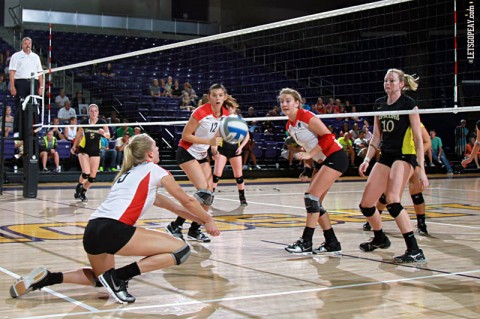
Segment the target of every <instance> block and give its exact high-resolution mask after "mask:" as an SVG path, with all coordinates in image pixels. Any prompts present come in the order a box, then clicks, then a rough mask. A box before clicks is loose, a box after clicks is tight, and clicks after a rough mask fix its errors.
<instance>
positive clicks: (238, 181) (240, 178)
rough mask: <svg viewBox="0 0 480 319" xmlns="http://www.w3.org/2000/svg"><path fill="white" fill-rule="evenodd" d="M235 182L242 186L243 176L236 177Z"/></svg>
mask: <svg viewBox="0 0 480 319" xmlns="http://www.w3.org/2000/svg"><path fill="white" fill-rule="evenodd" d="M235 180H236V181H237V184H242V183H243V176H240V177H237V178H235Z"/></svg>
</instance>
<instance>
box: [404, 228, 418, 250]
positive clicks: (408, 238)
mask: <svg viewBox="0 0 480 319" xmlns="http://www.w3.org/2000/svg"><path fill="white" fill-rule="evenodd" d="M403 238H404V239H405V244H406V245H407V249H408V250H418V249H419V248H418V244H417V240H416V239H415V235H414V234H413V231H411V232H408V233H405V234H403Z"/></svg>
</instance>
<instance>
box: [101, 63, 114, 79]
mask: <svg viewBox="0 0 480 319" xmlns="http://www.w3.org/2000/svg"><path fill="white" fill-rule="evenodd" d="M100 74H101V75H102V76H110V77H113V76H115V71H114V70H113V66H112V64H111V63H110V62H109V63H107V65H106V66H105V67H104V68H103V69H102V71H101V73H100Z"/></svg>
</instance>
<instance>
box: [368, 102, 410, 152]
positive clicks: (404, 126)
mask: <svg viewBox="0 0 480 319" xmlns="http://www.w3.org/2000/svg"><path fill="white" fill-rule="evenodd" d="M415 106H416V103H415V100H414V99H412V98H411V97H409V96H407V95H405V94H402V95H401V96H400V97H399V98H398V100H397V101H395V102H394V103H393V104H391V105H388V104H387V96H384V97H381V98H379V99H377V100H376V101H375V110H377V111H383V112H386V111H403V110H412V109H413V108H414V107H415ZM378 119H379V122H380V129H381V132H382V141H381V151H382V154H385V155H406V154H415V148H414V147H413V148H412V147H405V145H404V143H405V142H406V141H408V140H409V139H405V135H406V134H407V130H408V128H409V127H410V119H409V117H408V115H398V114H384V115H379V116H378Z"/></svg>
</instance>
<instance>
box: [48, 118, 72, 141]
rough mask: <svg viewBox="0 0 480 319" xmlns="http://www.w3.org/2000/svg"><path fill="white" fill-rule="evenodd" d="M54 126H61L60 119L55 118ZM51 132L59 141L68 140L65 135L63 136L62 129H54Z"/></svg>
mask: <svg viewBox="0 0 480 319" xmlns="http://www.w3.org/2000/svg"><path fill="white" fill-rule="evenodd" d="M69 122H70V121H69ZM52 125H60V119H59V118H58V117H55V118H53V120H52ZM50 131H52V132H53V136H54V137H55V138H56V139H57V141H58V140H66V138H65V135H64V134H63V129H62V128H61V127H52V128H51V129H50ZM75 133H76V132H75Z"/></svg>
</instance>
